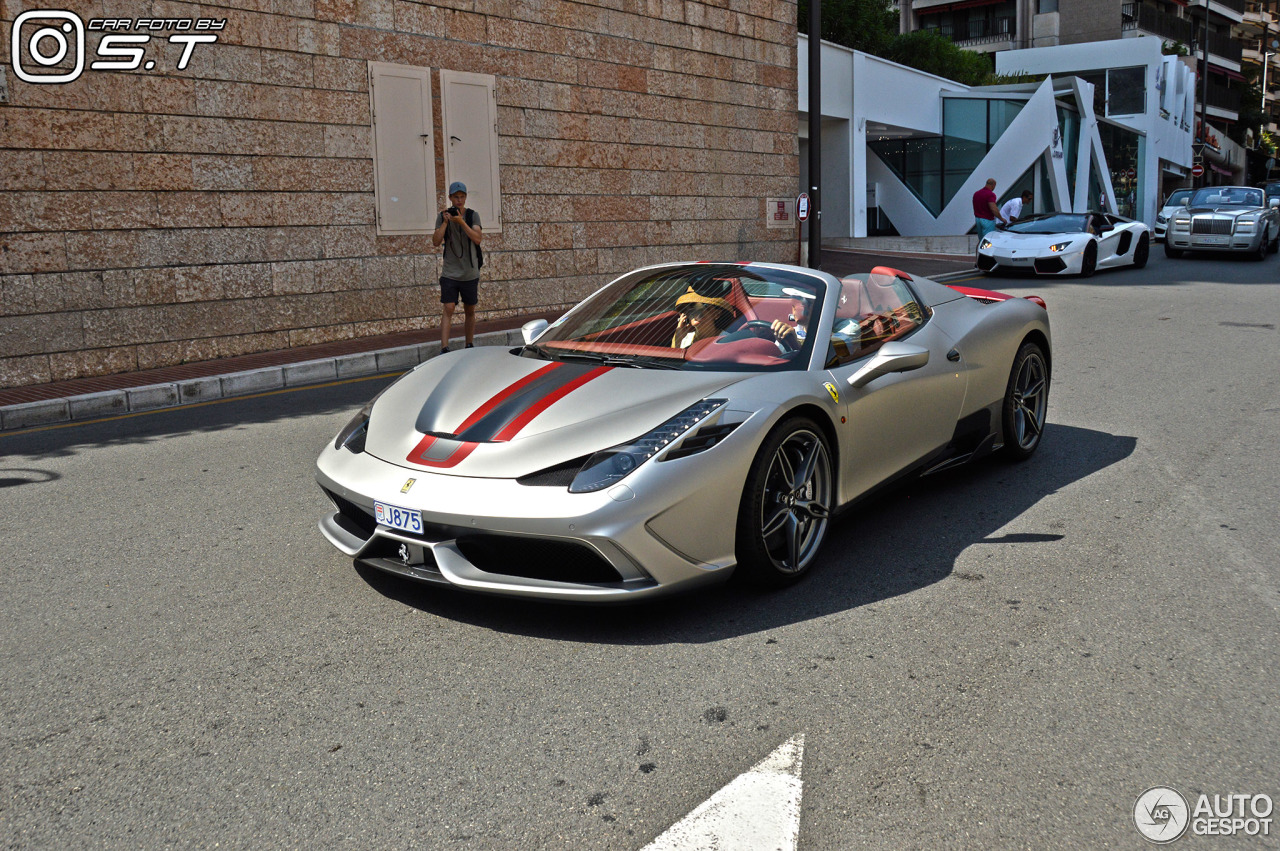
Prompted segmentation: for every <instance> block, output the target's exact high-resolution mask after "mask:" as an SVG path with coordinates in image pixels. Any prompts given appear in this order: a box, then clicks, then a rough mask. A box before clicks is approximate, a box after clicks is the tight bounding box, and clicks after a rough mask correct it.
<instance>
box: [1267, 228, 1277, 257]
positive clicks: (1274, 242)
mask: <svg viewBox="0 0 1280 851" xmlns="http://www.w3.org/2000/svg"><path fill="white" fill-rule="evenodd" d="M1267 248H1268V249H1269V250H1270V251H1271V253H1272V254H1275V253H1276V252H1277V251H1280V226H1277V227H1276V237H1275V239H1273V240H1271V242H1269V243H1268V244H1267Z"/></svg>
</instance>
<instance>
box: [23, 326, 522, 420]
mask: <svg viewBox="0 0 1280 851" xmlns="http://www.w3.org/2000/svg"><path fill="white" fill-rule="evenodd" d="M475 340H476V345H477V346H518V345H520V344H521V343H522V342H524V338H523V337H522V336H521V333H520V329H519V328H515V329H512V330H508V331H491V332H489V333H487V334H477V335H476V338H475ZM438 354H440V344H439V343H418V344H416V345H412V346H400V347H398V348H394V349H380V350H378V351H372V352H359V353H356V354H350V355H339V356H337V357H331V358H321V359H319V360H309V361H301V362H299V363H290V364H285V365H284V366H268V367H263V368H261V369H251V370H246V371H244V372H230V373H227V374H225V375H210V376H205V377H203V378H188V379H186V380H184V381H172V382H168V383H165V384H149V385H147V386H145V387H130V388H128V389H124V390H104V391H102V392H99V393H86V394H84V395H81V396H69V397H67V398H65V399H44V400H42V401H39V402H23V403H22V404H19V405H6V406H4V407H0V431H10V430H12V429H20V428H31V427H33V426H47V425H59V424H61V423H71V422H76V421H79V420H89V419H98V418H100V417H110V416H118V415H121V414H132V413H140V412H143V411H155V410H159V409H161V408H176V407H181V406H183V405H189V404H193V403H197V402H209V401H212V400H215V399H231V398H234V397H236V396H247V395H249V394H252V393H263V392H266V391H270V390H282V389H285V388H290V387H306V386H308V385H311V384H323V383H325V382H327V381H339V380H341V379H344V378H358V377H361V376H366V375H380V374H382V373H393V372H404V371H406V370H408V369H411V368H412V367H415V366H417V365H418V364H420V363H422V362H423V361H425V360H427V359H428V358H432V357H435V356H436V355H438Z"/></svg>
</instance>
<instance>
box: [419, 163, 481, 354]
mask: <svg viewBox="0 0 1280 851" xmlns="http://www.w3.org/2000/svg"><path fill="white" fill-rule="evenodd" d="M449 203H450V204H451V205H452V206H450V207H449V208H448V209H446V210H441V211H440V213H439V215H437V216H436V230H435V233H433V234H431V244H432V245H434V246H436V247H437V248H439V247H440V245H441V244H443V245H444V262H443V263H442V264H441V266H440V304H441V305H442V306H443V308H444V312H443V315H442V316H441V317H440V351H441V352H447V351H449V332H450V330H451V328H450V326H452V324H453V311H454V310H455V309H456V308H457V306H458V300H459V299H461V300H462V312H463V314H464V315H465V319H464V320H463V332H464V334H465V337H466V345H467V348H468V349H469V348H471V347H472V346H474V345H475V335H476V304H477V303H478V302H479V301H480V266H481V264H482V263H483V262H484V261H483V260H482V259H481V258H482V257H483V256H484V255H483V254H481V253H480V239H481V237H482V236H483V234H482V232H481V226H480V214H479V213H477V212H476V211H475V210H468V209H467V186H466V184H465V183H462V182H461V181H457V180H455V181H454V182H453V183H450V184H449Z"/></svg>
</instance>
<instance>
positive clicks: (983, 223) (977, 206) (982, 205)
mask: <svg viewBox="0 0 1280 851" xmlns="http://www.w3.org/2000/svg"><path fill="white" fill-rule="evenodd" d="M998 202H999V199H998V198H996V179H995V178H994V177H989V178H987V185H986V186H984V187H983V188H981V189H979V190H978V191H977V192H975V193H973V218H974V221H975V223H976V224H977V225H978V239H982V237H984V236H986V235H987V234H989V233H991V232H992V231H993V230H995V229H996V220H999V221H1001V222H1004V223H1005V224H1008V222H1007V221H1006V220H1005V217H1004V216H1003V215H1002V214H1001V213H1000V206H999V203H998Z"/></svg>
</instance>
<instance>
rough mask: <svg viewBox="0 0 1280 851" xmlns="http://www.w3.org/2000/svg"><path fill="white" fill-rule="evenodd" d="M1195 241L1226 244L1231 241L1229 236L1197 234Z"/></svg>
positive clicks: (1207, 243) (1202, 243) (1204, 243)
mask: <svg viewBox="0 0 1280 851" xmlns="http://www.w3.org/2000/svg"><path fill="white" fill-rule="evenodd" d="M1195 241H1196V242H1198V243H1200V244H1201V245H1226V244H1227V243H1228V242H1230V241H1231V237H1229V236H1197V237H1196V239H1195Z"/></svg>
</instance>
